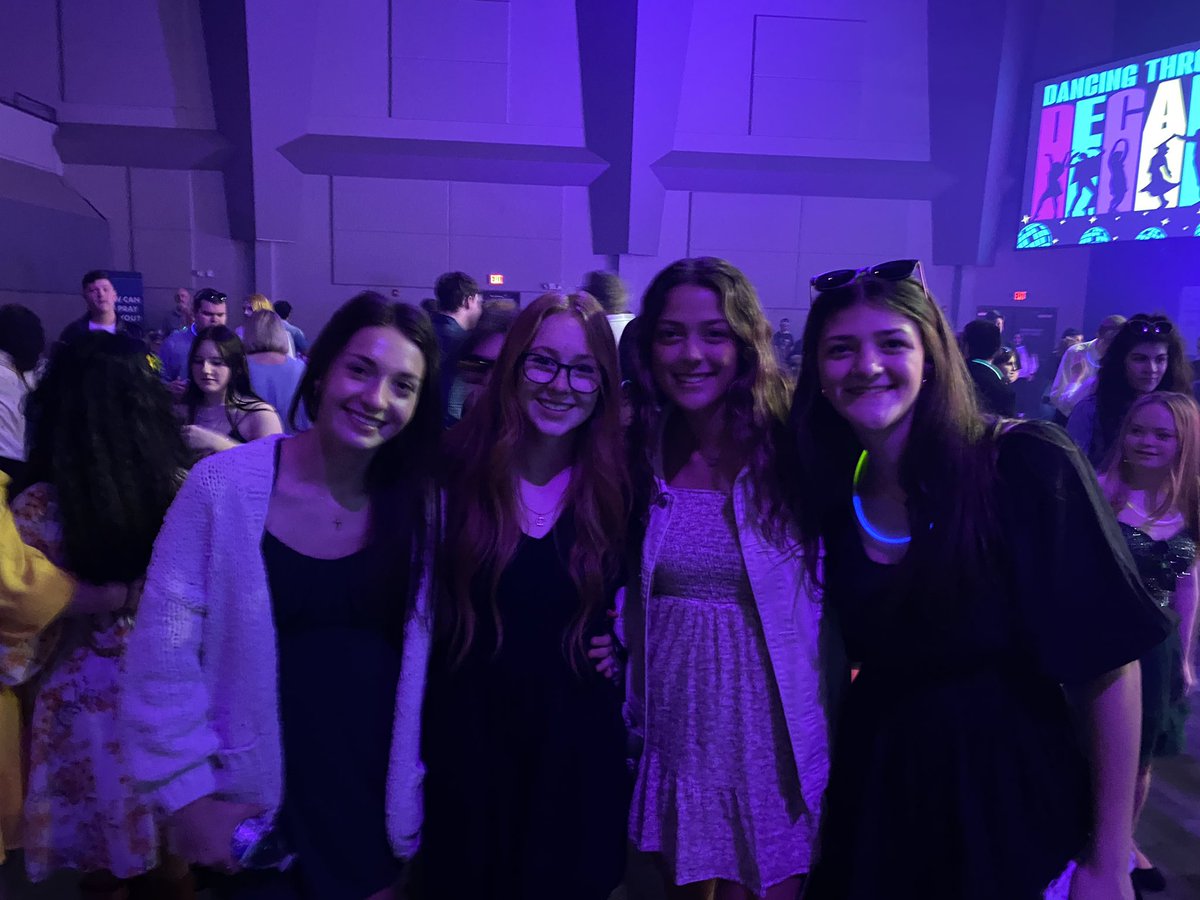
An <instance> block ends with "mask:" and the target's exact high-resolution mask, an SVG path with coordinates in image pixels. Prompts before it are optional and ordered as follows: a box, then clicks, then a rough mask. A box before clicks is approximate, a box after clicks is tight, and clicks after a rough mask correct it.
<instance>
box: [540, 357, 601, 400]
mask: <svg viewBox="0 0 1200 900" xmlns="http://www.w3.org/2000/svg"><path fill="white" fill-rule="evenodd" d="M559 371H566V373H567V385H568V386H569V387H570V388H571V390H573V391H577V392H578V393H580V394H594V393H596V391H598V390H600V384H601V381H602V379H601V376H600V368H599V367H598V366H597V365H596V364H595V363H573V364H571V365H567V364H566V363H561V362H559V361H558V360H557V359H552V358H551V357H549V356H545V355H543V354H541V353H522V354H521V373H522V374H523V375H524V376H525V377H526V378H527V379H528V380H529V381H532V382H533V383H534V384H549V383H550V382H552V381H553V380H554V379H555V378H557V377H558V373H559Z"/></svg>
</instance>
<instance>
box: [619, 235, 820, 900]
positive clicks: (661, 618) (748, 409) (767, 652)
mask: <svg viewBox="0 0 1200 900" xmlns="http://www.w3.org/2000/svg"><path fill="white" fill-rule="evenodd" d="M636 324H637V331H636V333H634V335H633V337H634V340H635V351H636V353H635V362H634V365H633V378H632V383H631V386H630V397H631V402H632V417H633V420H632V424H631V426H630V431H629V444H630V460H631V467H632V471H633V475H634V489H635V494H634V497H635V506H634V522H635V527H636V532H635V534H634V539H633V541H632V549H633V555H634V563H633V568H634V573H633V575H634V577H633V579H632V581H631V585H630V588H629V591H628V595H627V599H626V604H625V609H624V620H625V621H624V637H625V639H626V641H627V642H628V645H629V682H628V700H629V702H628V709H627V715H628V718H629V720H630V725H631V728H632V730H633V733H634V735H635V736H636V738H637V739H638V740H639V741H640V743H641V757H640V760H639V763H638V773H637V784H636V787H635V789H634V799H633V804H632V809H631V812H630V825H629V831H630V838H631V840H632V841H633V843H634V844H635V845H636V846H637V847H638V848H639V849H640V850H642V851H645V852H648V853H652V854H655V855H656V858H657V860H658V862H659V864H660V867H661V868H662V870H663V874H664V876H665V877H666V880H667V882H668V884H670V885H672V887H670V888H669V891H668V893H669V896H671V897H673V898H689V897H694V898H699V897H711V896H712V892H713V891H714V890H715V892H716V896H717V897H719V898H723V900H724V898H730V900H732V898H750V897H767V898H772V900H775V898H781V900H782V898H788V900H791V898H795V897H796V896H798V894H799V890H800V887H801V881H802V876H803V874H804V873H805V872H807V871H808V869H809V865H810V861H811V859H812V855H813V850H814V845H815V841H816V832H817V824H818V821H819V818H820V808H821V796H822V794H823V793H824V790H825V780H826V775H827V768H828V735H827V726H826V717H825V708H826V698H825V693H824V685H823V683H822V678H821V674H820V669H819V666H818V643H819V640H818V639H819V629H820V627H821V624H822V623H821V621H820V610H821V608H820V606H819V605H818V603H817V602H816V597H815V595H814V594H813V593H812V592H811V591H810V590H809V589H808V586H807V585H805V584H804V579H803V571H804V570H803V564H802V555H801V553H800V548H799V547H798V545H797V542H796V539H795V535H794V530H793V528H792V527H791V523H790V520H789V516H788V512H787V510H786V508H785V506H784V503H783V495H782V493H781V490H780V483H779V479H778V475H777V470H778V468H779V467H780V463H781V458H782V457H783V454H784V451H785V448H786V446H787V444H788V436H787V432H786V429H785V427H784V417H785V415H786V410H787V402H788V388H787V383H786V381H785V379H784V377H783V375H782V374H781V373H780V371H779V365H778V362H777V361H776V355H775V351H774V348H773V346H772V343H771V331H772V329H771V326H770V323H769V322H768V321H767V318H766V316H765V315H764V313H763V309H762V306H761V305H760V303H759V301H758V296H757V294H756V293H755V291H754V287H753V286H752V285H751V284H750V282H749V280H748V279H747V278H746V276H745V275H744V274H743V273H742V272H740V271H739V270H738V269H736V268H735V267H734V266H732V265H730V264H729V263H728V262H726V261H724V260H721V259H713V258H699V259H683V260H680V261H678V262H676V263H673V264H672V265H670V266H668V267H667V268H666V269H664V270H663V271H662V272H660V273H659V274H658V275H657V276H656V277H655V279H654V281H653V282H652V283H651V284H650V287H649V288H648V289H647V290H646V294H645V297H644V298H643V301H642V313H641V315H640V317H639V318H638V319H637V323H636ZM632 327H633V326H631V330H632ZM629 334H630V332H629V331H626V336H627V337H628V336H629Z"/></svg>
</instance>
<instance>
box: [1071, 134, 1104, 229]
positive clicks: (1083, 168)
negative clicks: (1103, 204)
mask: <svg viewBox="0 0 1200 900" xmlns="http://www.w3.org/2000/svg"><path fill="white" fill-rule="evenodd" d="M1102 156H1104V151H1103V150H1097V151H1096V153H1095V155H1093V154H1092V153H1091V152H1090V151H1087V150H1082V151H1080V152H1079V153H1076V154H1075V155H1074V156H1073V157H1071V163H1072V167H1071V172H1072V177H1073V179H1074V181H1075V185H1076V187H1078V189H1079V193H1077V194H1076V195H1075V203H1074V205H1072V206H1071V215H1072V216H1077V215H1079V205H1080V204H1081V203H1083V196H1084V194H1083V192H1084V191H1087V192H1088V193H1089V194H1090V195H1091V196H1089V197H1088V201H1087V203H1083V211H1084V212H1085V213H1086V212H1088V211H1089V210H1092V207H1093V206H1095V204H1096V197H1097V195H1098V194H1099V184H1100V157H1102ZM1092 211H1093V212H1094V210H1092Z"/></svg>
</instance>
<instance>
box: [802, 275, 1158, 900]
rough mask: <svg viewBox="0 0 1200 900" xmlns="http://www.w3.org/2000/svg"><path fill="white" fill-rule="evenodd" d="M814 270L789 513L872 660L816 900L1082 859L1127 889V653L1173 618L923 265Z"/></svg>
mask: <svg viewBox="0 0 1200 900" xmlns="http://www.w3.org/2000/svg"><path fill="white" fill-rule="evenodd" d="M914 274H915V276H916V277H914ZM813 284H814V287H815V288H816V293H815V296H814V299H813V303H812V308H811V312H810V314H809V319H808V323H807V327H806V329H805V334H804V356H803V362H802V364H801V370H800V378H799V380H798V383H797V386H796V396H795V398H794V401H793V405H792V413H791V427H792V431H793V434H794V435H795V439H796V441H797V446H798V456H797V458H796V460H795V465H794V466H791V467H789V471H790V472H791V473H793V476H794V477H793V483H792V499H793V509H794V511H795V514H796V516H797V519H798V521H799V523H800V530H801V534H802V536H803V544H804V547H805V549H806V560H807V567H808V573H807V574H808V577H809V579H810V581H811V582H812V583H816V584H821V585H822V586H823V588H824V597H823V606H824V608H825V609H826V610H827V612H828V614H830V615H833V616H836V618H837V620H838V622H839V624H840V626H841V629H842V633H843V636H844V642H845V649H846V653H847V656H848V657H849V659H850V660H851V661H852V662H853V663H854V664H855V665H856V666H857V667H858V674H857V677H856V678H855V679H854V680H853V682H852V683H850V684H849V685H848V688H847V691H846V696H845V700H844V702H843V703H842V704H841V706H840V708H839V710H838V712H837V716H838V720H837V721H838V729H837V734H836V737H835V744H834V754H833V764H832V770H831V774H830V785H829V792H828V794H827V796H826V806H827V809H826V818H825V821H824V822H823V825H822V828H823V831H822V836H821V858H820V860H819V861H818V863H817V866H816V867H815V869H814V871H813V874H812V876H811V878H810V882H809V886H808V892H807V894H806V897H807V898H815V900H829V898H837V900H878V898H880V897H921V898H926V900H928V898H935V900H937V898H944V900H1023V898H1029V900H1032V898H1035V897H1040V896H1042V894H1043V891H1045V890H1046V889H1047V888H1048V887H1049V886H1051V884H1052V882H1057V884H1056V885H1055V888H1056V889H1058V890H1062V889H1063V885H1064V884H1065V879H1066V878H1067V877H1068V876H1067V875H1065V874H1063V873H1064V870H1065V869H1066V868H1067V867H1068V864H1069V863H1070V862H1071V861H1072V860H1077V861H1078V866H1077V868H1075V870H1074V873H1073V875H1072V876H1069V877H1070V878H1071V882H1070V887H1069V891H1070V897H1072V898H1073V900H1084V898H1089V900H1100V898H1104V900H1112V898H1127V900H1128V898H1132V896H1133V895H1132V886H1131V884H1130V881H1129V876H1128V868H1129V848H1130V846H1131V842H1132V835H1131V822H1132V812H1133V787H1134V786H1133V774H1134V770H1135V768H1136V759H1137V743H1138V741H1137V734H1138V722H1139V700H1140V697H1139V688H1138V685H1139V678H1138V668H1137V665H1136V660H1137V659H1138V658H1139V657H1140V656H1141V655H1142V654H1144V653H1145V652H1146V651H1147V650H1149V649H1150V648H1151V647H1154V646H1155V645H1156V644H1158V643H1159V642H1160V641H1161V640H1162V639H1163V638H1164V637H1165V636H1166V634H1167V632H1168V630H1169V624H1168V622H1167V620H1166V618H1165V617H1164V616H1163V614H1162V612H1161V611H1160V610H1159V609H1158V607H1157V605H1156V604H1155V603H1154V602H1153V601H1152V600H1151V599H1150V597H1149V596H1147V594H1146V592H1145V590H1144V589H1143V588H1142V587H1141V584H1140V582H1139V580H1138V575H1137V570H1136V567H1135V566H1134V563H1133V560H1132V559H1130V556H1129V552H1128V549H1127V548H1126V546H1125V543H1124V541H1122V540H1121V536H1120V533H1119V532H1118V530H1117V528H1116V526H1115V523H1114V522H1113V519H1112V514H1111V512H1110V511H1109V509H1108V506H1107V503H1106V502H1105V500H1104V497H1103V495H1102V494H1101V492H1100V490H1099V486H1098V485H1097V483H1096V479H1095V476H1094V475H1093V473H1092V470H1091V468H1090V467H1089V466H1088V465H1087V464H1086V463H1085V462H1084V460H1083V459H1082V457H1081V456H1080V455H1079V453H1078V452H1077V451H1076V450H1075V448H1074V447H1073V445H1072V444H1071V443H1070V442H1069V441H1068V440H1067V439H1066V436H1065V435H1064V434H1063V433H1062V432H1061V430H1059V429H1057V428H1056V427H1054V426H1051V425H1046V424H1043V423H1034V422H1028V423H1014V422H1011V421H1010V422H1007V423H1004V424H1003V425H1001V424H1000V423H999V422H998V420H994V419H989V418H985V417H984V416H982V415H981V414H980V413H979V410H978V406H977V401H976V397H975V393H974V391H973V389H972V385H971V383H970V381H969V380H968V375H967V372H966V367H965V364H964V362H963V359H962V356H961V354H960V353H959V352H958V348H957V347H956V345H955V341H954V336H953V334H952V332H951V329H950V327H949V325H948V323H947V322H946V320H945V317H944V316H943V315H942V313H941V311H940V310H939V308H938V306H937V304H936V303H934V302H933V299H932V298H931V297H930V296H929V294H928V291H927V290H926V289H925V287H924V281H923V278H922V277H921V273H920V270H919V268H918V267H917V263H916V262H915V261H912V260H908V261H901V262H898V263H892V264H884V265H880V266H876V267H871V268H869V269H865V270H859V271H855V270H842V271H839V272H834V273H829V274H828V275H825V276H818V277H817V278H815V279H814V280H813ZM1014 523H1021V526H1020V528H1017V527H1016V525H1015V524H1014ZM821 551H823V553H824V557H823V560H822V557H821V556H820V555H819V554H820V553H821ZM1082 561H1086V565H1084V564H1082ZM829 677H830V678H833V679H840V680H841V681H842V683H843V684H845V683H846V682H847V681H848V678H847V676H846V673H845V672H844V671H843V672H841V673H839V672H837V671H836V670H831V671H830V674H829ZM1064 686H1065V688H1066V690H1065V692H1064V689H1063V688H1064ZM1068 697H1070V698H1071V700H1073V701H1074V705H1075V707H1076V709H1077V711H1078V713H1079V719H1078V721H1079V722H1080V723H1081V725H1080V727H1081V733H1077V731H1076V726H1075V720H1074V719H1073V716H1072V714H1071V710H1070V707H1069V706H1068ZM1081 738H1082V740H1081ZM1061 896H1065V894H1061Z"/></svg>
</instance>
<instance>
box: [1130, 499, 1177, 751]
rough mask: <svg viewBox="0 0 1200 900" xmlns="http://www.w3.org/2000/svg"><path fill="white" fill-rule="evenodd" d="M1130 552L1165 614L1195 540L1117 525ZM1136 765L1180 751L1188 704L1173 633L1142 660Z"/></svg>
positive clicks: (1143, 579) (1147, 586)
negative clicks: (1138, 761)
mask: <svg viewBox="0 0 1200 900" xmlns="http://www.w3.org/2000/svg"><path fill="white" fill-rule="evenodd" d="M1120 525H1121V531H1122V533H1123V534H1124V535H1125V540H1126V541H1127V542H1128V544H1129V550H1130V552H1131V553H1133V559H1134V561H1135V562H1136V563H1137V567H1138V572H1139V573H1140V574H1141V576H1142V583H1143V584H1145V585H1146V589H1147V590H1148V591H1149V592H1150V596H1151V597H1153V598H1154V599H1155V601H1156V602H1157V603H1158V605H1159V606H1161V607H1163V608H1164V609H1167V608H1169V607H1170V604H1171V596H1172V595H1173V594H1174V593H1175V582H1176V581H1178V580H1179V579H1180V578H1181V577H1183V576H1184V575H1185V574H1187V572H1188V570H1189V569H1191V567H1192V566H1193V565H1194V564H1195V562H1196V539H1195V538H1194V537H1193V536H1192V535H1191V534H1189V533H1188V532H1186V531H1181V532H1179V533H1178V534H1176V535H1175V536H1174V537H1170V538H1168V539H1167V540H1165V541H1159V540H1155V539H1154V538H1152V537H1150V536H1149V535H1148V534H1146V533H1145V532H1144V531H1141V530H1139V529H1137V528H1134V527H1133V526H1132V525H1127V524H1126V523H1124V522H1121V523H1120ZM1141 662H1142V752H1141V763H1142V765H1145V764H1146V763H1148V762H1149V761H1150V760H1151V759H1153V758H1155V757H1161V756H1178V755H1179V754H1180V753H1182V752H1183V748H1184V730H1185V725H1186V723H1187V715H1188V701H1187V694H1186V688H1185V686H1184V683H1183V644H1182V642H1181V641H1180V638H1179V629H1178V628H1172V629H1171V633H1170V634H1168V635H1167V638H1166V640H1164V641H1163V642H1162V643H1160V644H1158V645H1157V646H1156V647H1154V648H1153V649H1152V650H1150V651H1149V652H1148V653H1146V654H1145V655H1144V656H1143V657H1142V660H1141Z"/></svg>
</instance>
